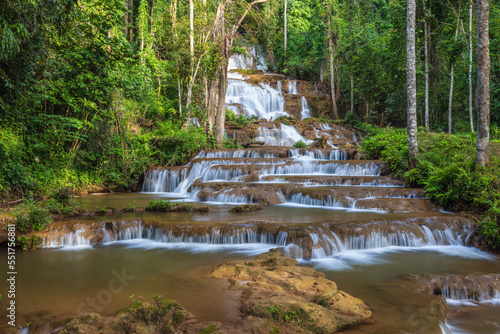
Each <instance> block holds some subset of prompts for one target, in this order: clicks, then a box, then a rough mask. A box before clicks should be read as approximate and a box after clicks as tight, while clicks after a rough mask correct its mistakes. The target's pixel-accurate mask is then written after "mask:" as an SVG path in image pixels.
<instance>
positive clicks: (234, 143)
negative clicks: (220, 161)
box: [222, 138, 243, 148]
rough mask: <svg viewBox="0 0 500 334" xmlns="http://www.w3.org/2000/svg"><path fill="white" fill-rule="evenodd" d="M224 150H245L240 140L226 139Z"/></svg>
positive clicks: (223, 145)
mask: <svg viewBox="0 0 500 334" xmlns="http://www.w3.org/2000/svg"><path fill="white" fill-rule="evenodd" d="M222 148H243V146H241V145H240V143H239V141H238V138H235V139H229V138H224V141H223V142H222Z"/></svg>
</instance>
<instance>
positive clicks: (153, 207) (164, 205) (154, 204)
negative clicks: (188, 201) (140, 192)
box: [146, 199, 174, 212]
mask: <svg viewBox="0 0 500 334" xmlns="http://www.w3.org/2000/svg"><path fill="white" fill-rule="evenodd" d="M173 208H174V204H173V203H172V202H170V201H168V200H161V199H159V200H151V201H149V202H148V205H147V206H146V210H148V211H166V212H168V211H170V210H172V209H173Z"/></svg>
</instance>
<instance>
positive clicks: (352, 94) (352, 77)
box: [351, 70, 354, 114]
mask: <svg viewBox="0 0 500 334" xmlns="http://www.w3.org/2000/svg"><path fill="white" fill-rule="evenodd" d="M351 114H354V73H353V70H351Z"/></svg>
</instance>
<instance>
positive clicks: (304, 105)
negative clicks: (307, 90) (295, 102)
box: [300, 96, 312, 119]
mask: <svg viewBox="0 0 500 334" xmlns="http://www.w3.org/2000/svg"><path fill="white" fill-rule="evenodd" d="M301 104H302V107H301V111H300V115H301V116H302V119H306V118H310V117H312V115H311V110H309V107H308V106H307V100H306V98H305V97H304V96H302V99H301Z"/></svg>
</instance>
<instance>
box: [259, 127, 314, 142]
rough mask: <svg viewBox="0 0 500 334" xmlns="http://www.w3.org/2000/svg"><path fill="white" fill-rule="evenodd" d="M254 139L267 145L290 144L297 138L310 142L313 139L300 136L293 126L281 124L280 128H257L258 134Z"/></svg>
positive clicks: (296, 140) (297, 139)
mask: <svg viewBox="0 0 500 334" xmlns="http://www.w3.org/2000/svg"><path fill="white" fill-rule="evenodd" d="M255 140H256V141H262V142H265V143H266V145H269V146H292V145H293V144H295V143H296V142H298V141H299V140H300V141H302V142H304V143H306V144H310V143H312V142H313V141H312V140H308V139H306V138H305V137H303V136H301V135H300V134H299V133H298V132H297V129H295V127H293V126H290V125H285V124H281V125H280V129H277V128H276V126H273V128H272V129H266V128H263V127H260V128H259V135H258V136H257V138H255Z"/></svg>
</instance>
